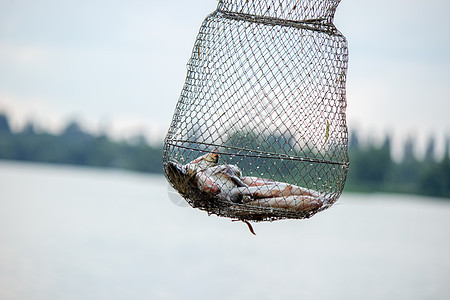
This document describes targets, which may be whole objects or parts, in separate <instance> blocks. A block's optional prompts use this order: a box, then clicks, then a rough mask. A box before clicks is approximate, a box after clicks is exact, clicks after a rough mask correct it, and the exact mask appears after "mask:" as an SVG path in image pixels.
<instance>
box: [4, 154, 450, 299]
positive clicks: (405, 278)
mask: <svg viewBox="0 0 450 300" xmlns="http://www.w3.org/2000/svg"><path fill="white" fill-rule="evenodd" d="M253 227H254V229H255V231H256V234H257V235H256V236H253V235H251V234H250V233H249V231H248V229H247V227H246V225H245V224H243V223H241V222H231V221H230V220H229V219H224V218H219V217H216V216H208V215H207V214H206V213H205V212H202V211H198V210H195V209H192V208H190V207H183V205H175V204H174V201H173V200H172V201H171V200H170V199H169V197H168V193H167V184H166V181H165V180H164V178H163V177H161V176H154V175H145V174H136V173H130V172H124V171H111V170H98V169H92V168H75V167H65V166H49V165H41V164H27V163H13V162H5V161H3V162H1V161H0V245H1V247H0V299H24V300H25V299H208V298H209V299H244V298H247V299H282V298H283V299H300V298H301V299H450V286H449V284H448V279H449V278H450V238H449V237H450V202H445V201H439V200H436V199H433V198H424V197H417V196H404V195H390V194H369V195H365V194H344V195H343V196H342V197H341V199H340V200H339V201H338V202H337V203H336V204H335V205H334V206H333V207H332V208H330V209H329V210H327V211H324V212H321V213H319V214H317V215H316V216H314V217H312V218H311V219H309V220H289V221H277V222H272V223H256V224H254V226H253Z"/></svg>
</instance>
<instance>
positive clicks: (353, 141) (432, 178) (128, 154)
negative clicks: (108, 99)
mask: <svg viewBox="0 0 450 300" xmlns="http://www.w3.org/2000/svg"><path fill="white" fill-rule="evenodd" d="M253 140H254V141H255V142H256V141H257V139H256V138H255V139H253ZM246 141H248V136H247V137H246ZM239 142H242V141H241V140H237V142H236V141H235V143H237V144H239ZM269 144H271V145H272V144H273V145H274V147H275V146H276V145H278V144H280V145H287V144H286V143H279V141H278V140H276V141H273V142H271V143H269ZM233 145H234V144H233ZM449 146H450V141H449V140H448V139H447V141H446V147H445V154H444V157H443V158H442V159H440V160H436V158H435V141H434V139H430V140H429V143H428V145H427V148H426V153H425V157H424V158H423V159H420V160H419V159H418V158H417V157H416V156H415V154H414V140H413V139H412V138H409V139H408V140H407V141H406V142H405V143H404V145H403V148H404V149H403V156H402V159H401V160H400V161H398V162H396V161H394V160H393V159H392V153H391V138H390V136H386V138H385V140H384V142H383V143H382V144H381V145H375V143H373V142H369V143H368V144H365V145H362V144H361V143H360V141H359V138H358V136H357V134H356V133H355V132H351V133H350V138H349V156H350V169H349V172H348V176H347V182H346V185H345V190H346V191H359V192H377V191H381V192H398V193H414V194H423V195H430V196H436V197H445V198H450V153H449ZM275 148H276V147H275ZM275 148H274V149H273V151H276V149H275ZM255 149H257V146H255ZM162 151H163V150H162V145H160V146H157V147H154V146H150V145H149V144H148V143H147V141H146V140H145V138H144V137H142V136H140V137H138V138H137V139H135V141H133V142H132V143H130V142H126V141H119V142H117V141H113V140H111V139H110V138H109V137H107V136H106V135H105V134H100V135H93V134H90V133H87V132H85V131H83V130H82V129H81V128H80V126H79V124H78V123H77V122H75V121H72V122H70V123H69V124H67V126H66V128H65V129H64V130H63V131H62V132H61V133H60V134H50V133H47V132H40V131H39V132H38V131H37V130H35V126H34V125H33V123H28V125H26V126H25V127H24V128H23V129H22V131H20V132H12V131H11V128H10V126H9V121H8V118H7V116H6V115H5V114H2V113H1V112H0V159H9V160H22V161H37V162H46V163H60V164H73V165H86V166H96V167H107V168H122V169H129V170H135V171H140V172H150V173H162V164H161V157H162ZM252 163H255V161H253V162H252Z"/></svg>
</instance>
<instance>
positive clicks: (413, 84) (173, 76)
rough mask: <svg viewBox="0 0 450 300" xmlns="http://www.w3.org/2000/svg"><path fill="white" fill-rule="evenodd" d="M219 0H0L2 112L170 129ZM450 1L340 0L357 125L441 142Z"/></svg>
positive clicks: (42, 119) (56, 121) (20, 119)
mask: <svg viewBox="0 0 450 300" xmlns="http://www.w3.org/2000/svg"><path fill="white" fill-rule="evenodd" d="M216 5H217V1H215V0H190V1H185V0H183V1H181V0H172V1H151V0H142V1H137V0H127V1H124V0H123V1H111V0H108V1H106V0H90V1H82V0H73V1H72V0H41V1H36V0H28V1H26V0H0V111H5V112H7V113H8V115H10V116H11V118H12V121H13V125H14V126H16V127H18V126H21V125H22V124H24V122H26V120H27V119H33V120H36V121H37V122H38V123H40V124H42V126H45V127H48V128H54V129H57V128H61V126H63V125H64V124H65V123H66V122H67V120H69V119H71V118H76V119H78V120H80V121H82V122H84V124H85V126H87V127H90V128H94V129H95V128H107V129H108V130H110V131H112V132H114V133H115V134H127V133H133V134H134V133H136V131H138V130H141V131H144V132H145V133H146V134H155V133H157V132H164V131H165V130H166V129H167V128H168V126H169V124H170V121H171V117H172V113H173V111H174V108H175V104H176V101H177V100H178V97H179V94H180V92H181V88H182V86H183V83H184V79H185V76H186V63H187V60H188V59H189V57H190V53H191V50H192V47H193V44H194V41H195V38H196V35H197V32H198V30H199V28H200V25H201V22H202V21H203V19H204V18H205V17H206V16H207V15H208V14H209V13H210V12H212V11H213V10H214V9H215V8H216ZM449 11H450V1H448V0H429V1H423V0H422V1H419V0H377V1H361V0H343V1H342V2H341V4H340V5H339V7H338V10H337V12H336V15H335V25H336V27H337V28H338V29H339V30H340V31H341V32H342V33H343V34H344V35H345V36H346V37H347V40H348V45H349V53H350V60H349V72H348V78H347V79H348V81H347V101H348V110H347V117H348V123H349V127H350V128H355V129H359V130H360V131H361V132H362V133H364V134H370V135H373V136H380V135H383V134H384V133H385V132H390V133H391V134H393V137H394V139H396V140H399V141H402V140H404V139H405V138H406V137H407V136H408V135H414V136H418V138H419V140H420V141H422V142H423V141H426V140H427V139H428V137H429V136H430V135H431V134H434V135H435V136H436V138H437V140H438V145H437V146H438V147H442V144H443V140H444V137H445V135H450V116H449V114H450V33H449V32H450V18H449V17H448V12H449ZM160 136H161V134H160Z"/></svg>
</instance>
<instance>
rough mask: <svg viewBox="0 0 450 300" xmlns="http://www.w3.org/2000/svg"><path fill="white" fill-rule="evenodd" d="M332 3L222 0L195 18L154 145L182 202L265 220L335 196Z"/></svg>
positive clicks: (341, 138)
mask: <svg viewBox="0 0 450 300" xmlns="http://www.w3.org/2000/svg"><path fill="white" fill-rule="evenodd" d="M339 2H340V0H301V1H294V0H272V1H258V0H246V1H245V0H240V1H237V0H221V1H219V4H218V7H217V10H215V11H214V12H213V13H212V14H210V15H209V16H207V18H206V19H205V20H204V22H203V24H202V25H201V28H200V32H199V34H198V36H197V39H196V41H195V44H194V48H193V51H192V56H191V58H190V60H189V62H188V65H187V68H188V71H187V76H186V81H185V84H184V87H183V89H182V91H181V96H180V98H179V100H178V103H177V106H176V110H175V113H174V116H173V120H172V123H171V126H170V128H169V131H168V133H167V136H166V139H165V142H164V154H163V164H164V171H165V175H166V177H167V179H168V181H169V182H170V183H171V185H172V186H173V187H174V188H175V189H177V190H178V192H179V193H180V194H181V195H182V196H183V197H184V198H185V199H186V200H187V201H188V203H189V204H190V205H191V206H193V207H197V208H200V209H203V210H206V211H207V212H208V213H210V214H211V213H212V214H217V215H219V216H224V217H231V218H237V219H241V220H252V221H265V220H277V219H284V218H294V219H301V218H308V217H310V216H312V215H314V214H315V213H317V212H319V211H321V210H324V209H326V208H328V207H330V206H331V205H332V204H333V203H334V202H335V201H336V200H337V199H338V197H339V196H340V194H341V193H342V189H343V187H344V183H345V180H346V175H347V170H348V154H347V144H348V134H347V125H346V118H345V109H346V98H345V81H346V73H347V61H348V52H347V42H346V39H345V37H344V36H343V35H342V34H341V33H340V32H339V31H338V30H337V29H336V28H335V26H334V25H333V23H332V21H333V17H334V12H335V10H336V7H337V5H338V4H339ZM208 153H210V155H209V156H208V155H207V158H208V159H210V160H209V162H208V163H206V164H205V161H208V160H207V159H201V160H200V162H193V163H192V162H191V161H192V160H194V159H196V158H198V157H200V156H202V155H205V154H208ZM217 158H218V159H219V161H217ZM188 162H191V163H190V164H188Z"/></svg>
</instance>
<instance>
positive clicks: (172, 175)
mask: <svg viewBox="0 0 450 300" xmlns="http://www.w3.org/2000/svg"><path fill="white" fill-rule="evenodd" d="M218 161H219V154H218V152H217V151H213V152H210V153H207V154H205V155H203V156H200V157H198V158H197V159H195V160H193V161H191V162H190V163H188V164H180V163H178V162H174V161H170V162H168V163H167V164H166V174H167V175H168V178H169V181H170V182H171V183H172V185H173V186H174V188H175V189H176V190H177V191H178V192H179V193H180V194H181V195H182V196H183V197H184V198H186V199H194V200H195V199H203V200H204V201H208V202H220V203H222V204H225V205H228V206H230V207H233V206H235V205H237V206H246V207H248V206H250V207H257V208H261V209H272V210H273V209H284V210H289V211H292V212H303V213H307V212H315V211H317V210H319V209H320V208H321V207H322V206H325V205H327V203H328V199H327V198H326V197H325V196H324V195H322V194H321V193H319V192H318V191H315V190H312V189H307V188H303V187H300V186H296V185H292V184H289V183H285V182H278V181H275V180H271V179H267V178H261V177H253V176H242V172H241V170H240V169H239V167H238V166H236V165H230V164H222V165H219V164H218Z"/></svg>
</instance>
